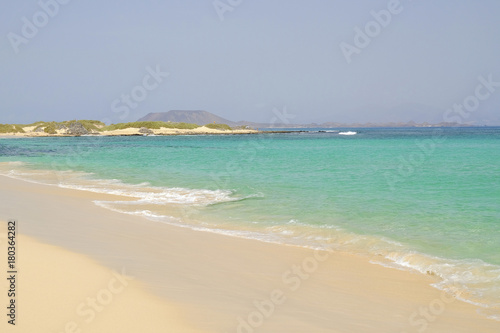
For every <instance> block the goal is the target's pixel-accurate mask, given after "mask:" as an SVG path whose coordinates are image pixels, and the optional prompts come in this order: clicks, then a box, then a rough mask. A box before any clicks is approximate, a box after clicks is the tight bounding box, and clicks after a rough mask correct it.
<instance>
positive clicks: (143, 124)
mask: <svg viewBox="0 0 500 333" xmlns="http://www.w3.org/2000/svg"><path fill="white" fill-rule="evenodd" d="M141 127H145V128H149V129H160V128H161V127H164V128H177V129H194V128H197V127H199V126H198V125H196V124H188V123H171V122H165V121H136V122H132V123H119V124H111V125H109V126H105V127H103V128H101V131H114V130H120V129H126V128H141Z"/></svg>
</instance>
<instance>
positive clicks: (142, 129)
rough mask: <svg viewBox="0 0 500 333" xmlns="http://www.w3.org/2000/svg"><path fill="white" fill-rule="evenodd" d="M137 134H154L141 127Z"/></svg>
mask: <svg viewBox="0 0 500 333" xmlns="http://www.w3.org/2000/svg"><path fill="white" fill-rule="evenodd" d="M139 133H141V134H145V135H149V134H153V133H154V132H153V131H152V130H150V129H149V128H146V127H141V128H140V129H139Z"/></svg>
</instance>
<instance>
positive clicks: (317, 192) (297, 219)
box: [0, 127, 500, 319]
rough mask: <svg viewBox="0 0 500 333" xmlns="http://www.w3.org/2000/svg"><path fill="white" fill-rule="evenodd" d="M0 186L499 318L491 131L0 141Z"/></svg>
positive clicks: (499, 151) (499, 202)
mask: <svg viewBox="0 0 500 333" xmlns="http://www.w3.org/2000/svg"><path fill="white" fill-rule="evenodd" d="M0 173H1V174H4V175H8V176H10V177H15V178H21V179H26V180H30V181H36V182H41V183H48V184H52V185H55V186H61V187H68V188H76V189H81V190H86V191H94V192H103V193H116V194H122V195H125V196H127V197H129V200H127V201H116V202H102V201H96V202H95V203H96V204H97V205H99V206H102V207H104V208H107V209H113V210H116V211H120V212H124V213H128V214H137V215H142V216H145V217H147V218H148V219H149V220H151V223H172V224H176V225H181V226H185V227H190V228H195V229H199V230H205V231H208V232H218V233H224V234H230V235H234V236H237V237H246V238H255V239H259V240H262V241H268V242H279V243H286V244H295V245H298V246H307V247H314V248H318V247H320V248H321V247H330V248H334V249H335V250H338V251H345V252H354V253H358V254H360V255H364V256H367V257H369V259H370V260H371V261H372V262H374V263H378V264H382V265H385V266H390V267H394V268H395V269H410V270H416V271H418V272H421V273H422V274H431V275H435V276H437V277H439V279H440V282H439V283H437V284H436V285H435V287H436V288H440V289H444V290H448V291H450V292H453V293H455V294H456V295H457V297H459V298H461V299H463V300H465V301H468V302H471V303H474V304H476V305H477V306H478V311H480V312H481V313H482V314H484V315H486V316H488V317H491V318H497V319H500V128H492V127H483V128H442V129H441V128H378V129H366V128H364V129H307V132H294V133H289V134H272V133H264V134H256V135H228V136H147V137H146V136H144V137H90V136H88V137H67V138H6V139H0Z"/></svg>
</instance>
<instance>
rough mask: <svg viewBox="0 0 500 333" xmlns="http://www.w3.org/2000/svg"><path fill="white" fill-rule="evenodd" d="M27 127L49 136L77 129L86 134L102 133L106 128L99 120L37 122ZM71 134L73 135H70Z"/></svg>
mask: <svg viewBox="0 0 500 333" xmlns="http://www.w3.org/2000/svg"><path fill="white" fill-rule="evenodd" d="M26 126H35V128H34V131H35V132H38V131H40V132H41V131H43V132H45V133H48V134H57V131H58V130H67V131H70V132H71V131H72V130H74V129H75V128H77V127H78V128H80V130H83V131H84V132H89V133H92V132H100V131H101V128H102V127H104V126H106V125H105V124H104V123H103V122H101V121H98V120H68V121H60V122H56V121H51V122H46V121H37V122H36V123H33V124H30V125H26ZM69 134H71V133H69Z"/></svg>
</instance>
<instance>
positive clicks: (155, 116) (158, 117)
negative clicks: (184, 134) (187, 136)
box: [138, 110, 238, 126]
mask: <svg viewBox="0 0 500 333" xmlns="http://www.w3.org/2000/svg"><path fill="white" fill-rule="evenodd" d="M138 121H170V122H173V123H191V124H196V125H200V126H201V125H206V124H212V123H213V122H215V123H217V124H227V125H229V126H237V125H238V124H237V123H235V122H234V121H231V120H227V119H224V118H222V117H219V116H217V115H215V114H213V113H210V112H207V111H203V110H170V111H168V112H157V113H148V114H147V115H145V116H144V117H142V118H141V119H139V120H138Z"/></svg>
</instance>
